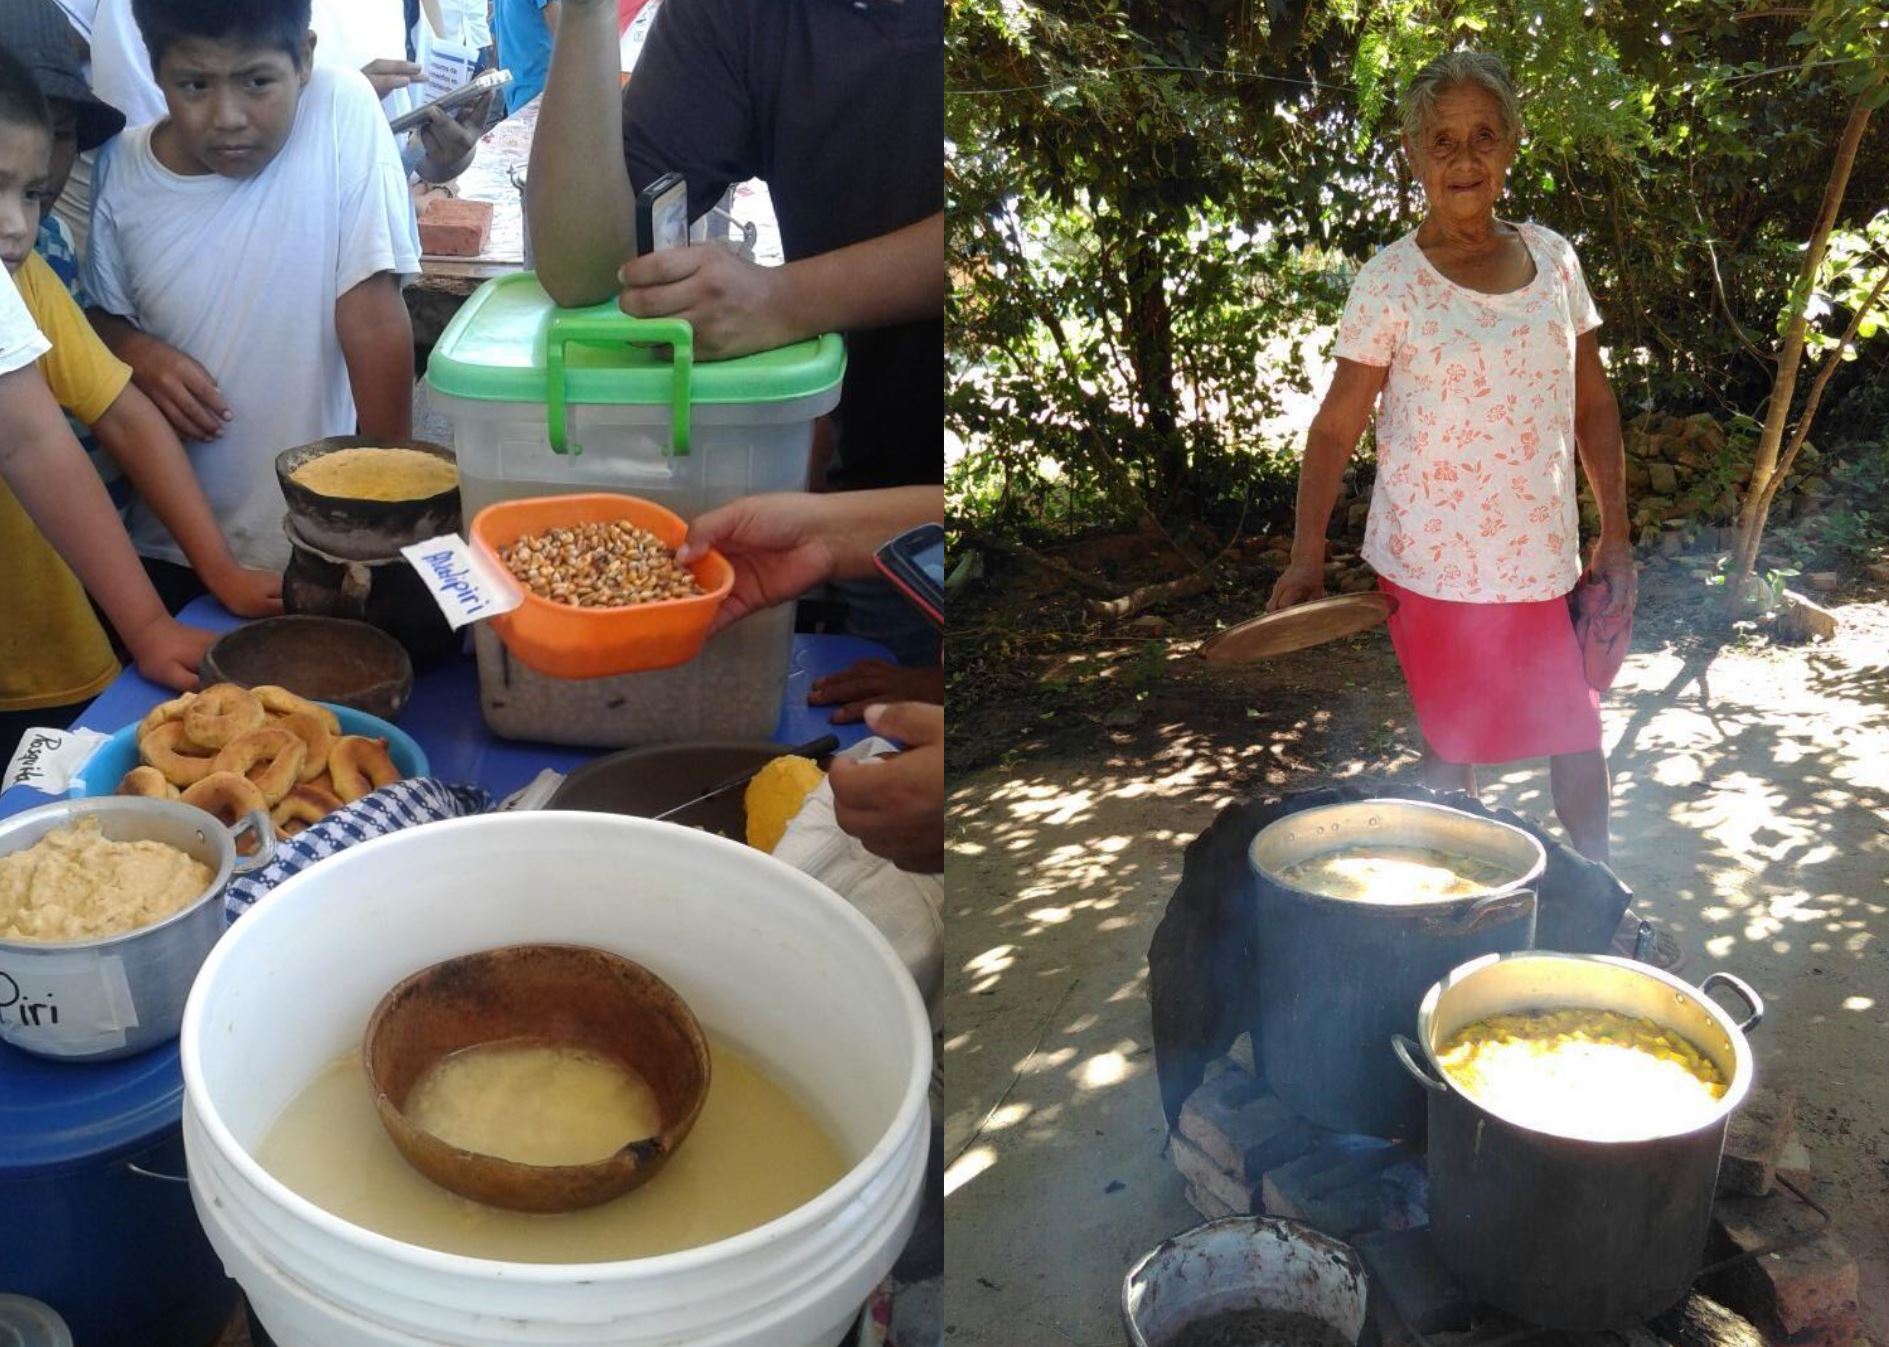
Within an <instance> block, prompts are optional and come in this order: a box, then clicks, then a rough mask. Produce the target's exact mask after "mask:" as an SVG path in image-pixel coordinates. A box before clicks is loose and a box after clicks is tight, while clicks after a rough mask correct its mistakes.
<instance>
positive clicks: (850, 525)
mask: <svg viewBox="0 0 1889 1347" xmlns="http://www.w3.org/2000/svg"><path fill="white" fill-rule="evenodd" d="M814 499H816V500H818V502H819V503H820V508H821V509H823V510H825V511H826V512H827V513H828V516H829V518H830V520H831V521H832V522H831V531H830V532H829V534H828V545H829V546H830V547H831V549H832V552H833V571H834V577H835V578H836V579H840V580H869V579H872V578H873V577H875V576H877V575H878V574H879V569H878V567H877V566H876V565H875V564H874V563H873V559H872V558H873V553H875V552H877V551H878V550H879V548H880V547H881V546H883V545H884V544H885V543H888V542H890V541H891V540H892V539H894V538H896V537H898V536H899V534H901V533H904V532H906V531H907V530H909V529H915V528H917V527H918V526H919V525H921V524H937V523H941V522H942V521H943V520H944V488H943V487H942V486H895V487H887V488H885V489H883V490H878V491H843V492H836V493H834V494H832V495H825V496H819V497H816V498H814Z"/></svg>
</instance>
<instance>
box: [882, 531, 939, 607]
mask: <svg viewBox="0 0 1889 1347" xmlns="http://www.w3.org/2000/svg"><path fill="white" fill-rule="evenodd" d="M944 542H945V537H944V529H943V528H942V527H941V526H939V525H937V524H922V525H920V526H919V527H918V528H915V529H912V530H911V531H910V532H908V533H901V534H900V535H899V536H898V537H896V538H894V539H893V540H892V541H891V542H889V543H887V544H886V545H885V546H883V547H881V548H880V549H879V550H878V551H877V552H875V553H874V554H873V558H872V559H873V563H874V564H875V565H877V566H878V568H879V571H880V573H881V574H883V575H884V576H885V578H886V579H888V580H890V581H891V582H892V583H893V585H894V586H896V587H897V588H898V590H899V592H900V593H902V594H903V595H905V597H906V598H907V599H908V600H910V601H911V604H912V606H913V607H914V608H916V609H918V611H919V612H921V613H923V614H924V615H925V617H926V618H927V619H928V620H929V621H930V622H931V624H932V626H934V627H939V628H942V627H943V626H944V579H945V557H944Z"/></svg>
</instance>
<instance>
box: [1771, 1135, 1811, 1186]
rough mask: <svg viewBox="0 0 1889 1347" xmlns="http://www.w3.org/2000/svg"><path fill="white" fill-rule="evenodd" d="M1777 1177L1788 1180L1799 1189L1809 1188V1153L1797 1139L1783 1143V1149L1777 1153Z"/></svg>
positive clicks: (1793, 1138)
mask: <svg viewBox="0 0 1889 1347" xmlns="http://www.w3.org/2000/svg"><path fill="white" fill-rule="evenodd" d="M1777 1176H1778V1177H1779V1178H1780V1179H1789V1180H1790V1181H1791V1182H1792V1183H1794V1184H1796V1185H1797V1186H1798V1187H1799V1188H1808V1187H1810V1152H1809V1151H1808V1150H1807V1149H1805V1147H1804V1143H1803V1142H1802V1141H1801V1140H1799V1139H1798V1138H1797V1137H1792V1138H1791V1139H1790V1140H1789V1141H1787V1142H1785V1143H1784V1149H1783V1150H1781V1151H1779V1152H1778V1157H1777Z"/></svg>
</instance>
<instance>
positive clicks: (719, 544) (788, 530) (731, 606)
mask: <svg viewBox="0 0 1889 1347" xmlns="http://www.w3.org/2000/svg"><path fill="white" fill-rule="evenodd" d="M831 514H832V510H831V508H830V507H829V506H828V504H827V502H826V498H824V497H821V496H811V495H807V494H806V493H804V492H782V493H780V494H777V495H766V496H748V497H745V498H744V499H742V500H738V501H735V502H734V503H732V504H729V505H724V506H722V507H721V508H720V509H718V510H710V511H709V512H708V513H707V514H705V515H702V516H700V517H699V518H697V519H696V521H695V522H694V523H693V524H691V525H689V536H688V537H687V538H685V539H684V540H683V543H682V546H681V547H680V548H678V549H677V551H676V560H677V561H679V562H681V563H682V564H683V565H685V566H686V565H688V564H689V563H690V562H693V561H695V560H696V559H697V558H699V557H701V556H703V555H704V554H706V553H707V552H708V551H709V549H710V548H713V549H715V550H716V551H718V552H720V553H721V554H722V555H723V556H724V557H727V558H728V561H729V564H730V565H732V566H733V567H734V568H735V584H734V588H733V589H731V590H730V591H729V592H728V598H727V600H726V602H724V603H723V604H722V606H721V610H720V611H719V612H717V613H716V614H715V624H714V626H713V627H711V628H710V630H711V632H715V631H720V630H721V629H722V628H723V627H726V626H727V625H728V624H729V623H731V622H738V621H740V620H741V619H742V618H744V617H746V616H748V614H750V613H758V612H760V611H761V610H762V609H764V608H772V607H773V606H774V605H775V604H777V603H786V602H788V601H789V600H791V599H797V598H799V597H800V596H801V595H802V594H804V593H806V592H807V591H808V590H810V589H812V588H813V587H814V586H815V585H817V584H821V583H823V582H825V581H827V580H830V579H832V578H833V577H834V574H835V572H836V563H835V560H834V555H833V545H832V540H831V537H830V535H831V533H832V532H833V525H832V521H831V519H830V518H829V516H830V515H831Z"/></svg>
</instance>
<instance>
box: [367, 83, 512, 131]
mask: <svg viewBox="0 0 1889 1347" xmlns="http://www.w3.org/2000/svg"><path fill="white" fill-rule="evenodd" d="M511 82H512V72H511V71H509V70H488V71H486V72H485V73H484V74H483V75H480V76H478V77H477V78H475V79H470V80H467V81H466V82H465V83H464V84H462V85H460V86H459V87H458V88H457V89H454V90H452V91H451V92H450V93H444V94H441V95H440V96H439V97H438V98H435V99H434V100H433V101H432V102H431V103H427V104H424V105H422V106H420V107H417V108H415V109H414V110H413V111H411V112H403V113H401V114H400V115H399V116H398V117H395V118H394V119H393V120H392V121H391V122H389V123H388V125H390V126H391V127H393V131H394V134H395V135H402V134H404V133H405V132H408V131H411V130H412V129H413V128H414V127H416V126H421V125H423V124H424V123H425V122H426V120H427V114H428V113H430V112H432V110H433V109H434V108H438V109H439V110H440V111H441V112H445V113H451V112H453V111H455V110H456V109H459V108H463V107H464V106H466V104H468V103H471V102H475V101H477V100H478V99H479V98H481V97H483V96H484V94H485V92H486V90H488V89H503V88H504V87H505V86H506V85H508V84H510V83H511Z"/></svg>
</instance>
